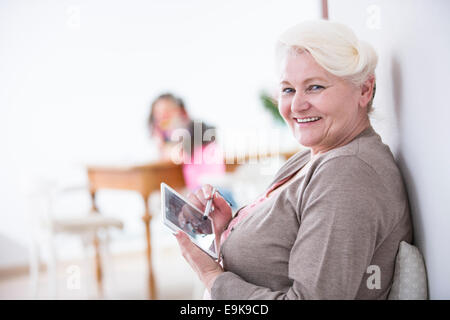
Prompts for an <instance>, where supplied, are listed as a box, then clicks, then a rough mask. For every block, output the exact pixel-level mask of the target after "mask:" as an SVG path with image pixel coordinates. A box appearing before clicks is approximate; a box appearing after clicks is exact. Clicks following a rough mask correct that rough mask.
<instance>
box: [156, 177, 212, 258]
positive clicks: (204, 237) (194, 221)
mask: <svg viewBox="0 0 450 320" xmlns="http://www.w3.org/2000/svg"><path fill="white" fill-rule="evenodd" d="M161 196H162V209H163V214H164V220H165V221H164V222H165V223H166V225H168V226H169V227H170V228H171V229H172V230H176V229H179V230H182V231H184V232H185V233H186V234H188V235H189V237H190V238H191V240H192V241H193V242H194V243H195V244H196V245H197V246H198V247H200V248H201V249H203V250H204V251H206V252H207V253H208V254H210V255H212V256H213V257H214V258H217V254H216V249H215V243H214V240H215V235H214V232H213V227H212V220H211V219H209V218H208V219H206V220H203V212H201V211H200V210H199V209H197V208H196V207H194V206H193V205H191V204H190V203H189V202H187V200H185V199H184V198H183V197H182V196H181V195H180V194H178V193H177V192H176V191H175V190H173V189H172V188H170V187H169V186H167V185H166V184H161ZM174 227H175V228H174Z"/></svg>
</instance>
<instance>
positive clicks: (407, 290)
mask: <svg viewBox="0 0 450 320" xmlns="http://www.w3.org/2000/svg"><path fill="white" fill-rule="evenodd" d="M427 288H428V286H427V273H426V269H425V263H424V260H423V257H422V254H421V253H420V251H419V249H418V248H416V247H415V246H413V245H411V244H409V243H407V242H405V241H402V242H400V246H399V249H398V253H397V257H396V261H395V271H394V279H393V283H392V287H391V291H390V292H389V296H388V300H426V299H427V298H428V289H427Z"/></svg>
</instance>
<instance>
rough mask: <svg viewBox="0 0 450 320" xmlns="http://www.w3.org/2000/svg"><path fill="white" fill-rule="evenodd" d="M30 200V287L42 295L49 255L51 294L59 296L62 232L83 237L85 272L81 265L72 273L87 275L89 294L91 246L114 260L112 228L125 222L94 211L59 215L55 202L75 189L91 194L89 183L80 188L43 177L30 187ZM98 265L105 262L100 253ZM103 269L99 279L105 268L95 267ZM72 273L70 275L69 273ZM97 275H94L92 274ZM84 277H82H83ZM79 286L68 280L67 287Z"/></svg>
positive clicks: (48, 270) (86, 288)
mask: <svg viewBox="0 0 450 320" xmlns="http://www.w3.org/2000/svg"><path fill="white" fill-rule="evenodd" d="M27 189H28V192H27V200H28V207H29V208H28V218H29V219H28V220H29V222H30V238H31V243H30V287H31V291H32V296H33V297H34V298H38V293H39V267H40V264H41V260H42V259H41V258H42V257H43V256H46V259H45V260H46V262H47V263H46V265H47V275H48V280H49V294H50V297H52V298H57V297H58V281H57V276H58V274H57V271H58V270H57V267H58V252H57V245H58V241H57V240H59V239H58V238H60V237H61V235H65V236H75V237H78V238H79V239H80V240H81V243H82V245H83V251H84V259H83V260H84V261H83V264H84V271H85V272H83V273H82V274H80V269H81V268H80V267H79V266H74V267H78V268H72V269H71V270H68V272H70V273H73V274H72V276H76V277H79V278H83V279H84V281H83V283H84V285H85V292H86V295H87V297H88V292H89V290H88V288H89V279H88V276H87V274H89V273H90V272H89V270H90V269H92V266H93V264H90V263H89V262H90V261H92V257H91V256H90V255H89V250H88V249H89V248H90V247H91V246H92V245H97V250H95V251H96V252H97V253H98V252H102V255H103V256H104V257H103V258H106V259H107V260H110V254H109V250H108V242H109V235H108V233H109V230H110V229H112V228H117V229H122V228H123V223H122V221H120V220H119V219H116V218H113V217H107V216H104V215H101V214H99V213H97V212H93V211H92V210H87V212H84V213H81V214H77V215H76V216H74V217H64V216H62V215H58V212H56V210H55V206H54V204H55V202H56V201H57V200H58V199H60V198H64V197H68V196H69V195H70V194H73V193H74V192H80V191H84V192H86V193H87V194H89V188H88V187H87V186H77V187H58V185H57V184H56V183H54V182H51V181H49V180H40V181H38V182H36V181H35V182H34V183H33V184H32V185H31V187H29V188H27ZM94 258H95V259H97V264H100V263H101V257H100V255H98V254H97V255H96V256H95V257H94ZM107 262H108V263H107V265H111V261H107ZM69 269H70V268H69ZM95 272H97V273H98V272H100V274H99V275H98V274H96V275H97V278H99V277H100V279H101V277H102V274H101V273H102V272H101V269H98V270H95ZM69 276H70V275H69ZM92 278H93V277H92ZM80 280H81V279H80ZM70 285H75V286H77V283H76V282H75V283H72V284H71V283H70V279H67V286H68V287H69V286H70ZM98 293H99V296H100V297H102V295H103V287H102V283H101V282H98Z"/></svg>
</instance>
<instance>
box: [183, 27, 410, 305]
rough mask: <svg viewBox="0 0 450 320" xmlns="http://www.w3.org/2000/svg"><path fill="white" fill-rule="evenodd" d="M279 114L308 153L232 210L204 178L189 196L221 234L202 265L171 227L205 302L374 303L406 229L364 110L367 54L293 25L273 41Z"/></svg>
mask: <svg viewBox="0 0 450 320" xmlns="http://www.w3.org/2000/svg"><path fill="white" fill-rule="evenodd" d="M278 53H279V58H280V62H281V72H280V81H279V102H278V105H279V110H280V113H281V115H282V116H283V118H284V119H285V121H286V123H287V124H288V125H289V127H290V129H291V130H292V133H293V135H294V137H295V138H296V140H297V141H298V142H299V143H300V144H301V145H303V146H305V147H307V148H308V150H306V151H300V152H298V153H297V154H295V155H294V156H292V157H291V158H290V159H289V160H288V161H287V162H286V163H285V164H284V165H283V166H282V168H281V169H280V170H279V171H278V173H277V174H276V175H275V177H274V179H273V182H272V183H271V184H270V186H269V187H268V189H267V190H266V192H265V193H264V194H263V195H261V197H260V198H259V199H257V200H256V201H255V202H254V203H252V204H249V205H247V206H245V207H243V208H241V209H240V210H239V211H238V212H237V213H236V215H235V216H234V217H232V214H231V209H230V208H229V207H228V205H227V203H226V202H225V201H224V200H223V198H221V197H220V195H218V194H214V195H211V194H210V192H211V186H209V185H207V186H203V187H202V188H201V189H199V190H198V191H197V192H196V193H195V194H192V195H190V197H189V199H190V200H191V201H192V202H193V203H194V204H196V205H197V206H198V207H199V208H201V209H203V208H204V206H205V202H206V200H207V199H209V198H211V197H213V203H214V208H215V209H214V211H213V212H212V213H211V218H212V219H213V222H214V228H215V230H216V232H217V236H218V237H220V239H221V241H220V250H221V258H222V259H221V261H220V263H218V262H216V261H213V259H211V258H210V257H209V256H208V255H207V254H205V253H204V252H203V251H201V250H200V249H199V248H197V247H196V246H195V245H194V244H193V243H192V242H190V240H189V238H188V237H187V236H186V235H185V234H184V233H182V232H179V233H177V234H176V237H177V240H178V243H179V245H180V248H181V251H182V253H183V256H184V257H185V259H186V260H187V261H188V262H189V264H190V265H191V266H192V268H193V269H194V270H195V271H196V272H197V273H198V276H199V277H200V279H201V280H202V282H203V283H204V284H205V287H206V289H207V290H208V292H209V293H210V294H211V297H212V298H213V299H385V298H386V297H387V296H388V293H389V290H390V287H391V284H392V277H393V271H394V264H395V257H396V253H397V249H398V247H399V243H400V242H401V241H406V242H410V241H411V238H412V228H411V222H410V212H409V207H408V200H407V195H406V192H405V188H404V185H403V181H402V177H401V174H400V171H399V169H398V167H397V165H396V164H395V161H394V158H393V156H392V153H391V151H390V150H389V147H388V146H386V145H385V144H383V142H382V140H381V138H380V136H379V135H378V134H377V133H376V132H375V131H374V129H373V128H372V126H371V124H370V121H369V117H368V114H369V112H370V111H371V108H372V101H373V97H374V93H375V73H374V71H375V67H376V65H377V55H376V53H375V51H374V50H373V49H372V47H371V46H370V45H368V44H366V43H364V42H362V41H359V40H358V39H357V38H356V37H355V35H354V33H353V32H352V31H351V30H350V29H348V28H347V27H345V26H344V25H341V24H338V23H334V22H328V21H314V22H305V23H302V24H299V25H297V26H295V27H293V28H291V29H289V30H287V31H286V32H285V33H283V34H282V35H281V37H280V39H279V44H278Z"/></svg>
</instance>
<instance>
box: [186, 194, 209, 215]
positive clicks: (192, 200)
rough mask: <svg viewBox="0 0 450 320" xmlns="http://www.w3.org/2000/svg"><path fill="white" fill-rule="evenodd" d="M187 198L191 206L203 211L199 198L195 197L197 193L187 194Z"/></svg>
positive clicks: (203, 206) (203, 207)
mask: <svg viewBox="0 0 450 320" xmlns="http://www.w3.org/2000/svg"><path fill="white" fill-rule="evenodd" d="M187 198H188V200H189V202H190V203H191V204H193V205H194V206H195V207H197V209H199V210H200V211H203V210H204V209H205V205H204V204H203V202H202V201H201V200H200V199H199V197H198V196H197V193H189V194H188V196H187Z"/></svg>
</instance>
